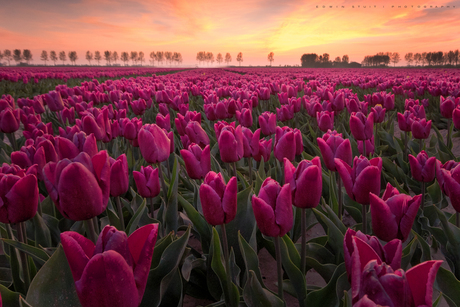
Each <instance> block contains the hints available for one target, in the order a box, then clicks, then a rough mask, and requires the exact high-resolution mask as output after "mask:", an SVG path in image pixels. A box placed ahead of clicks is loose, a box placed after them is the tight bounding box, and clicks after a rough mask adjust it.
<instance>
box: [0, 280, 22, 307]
mask: <svg viewBox="0 0 460 307" xmlns="http://www.w3.org/2000/svg"><path fill="white" fill-rule="evenodd" d="M0 294H1V297H2V304H3V306H8V307H21V305H19V298H20V297H21V294H20V293H18V292H13V291H11V290H9V289H8V288H6V287H5V286H3V285H0Z"/></svg>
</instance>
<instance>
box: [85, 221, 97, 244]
mask: <svg viewBox="0 0 460 307" xmlns="http://www.w3.org/2000/svg"><path fill="white" fill-rule="evenodd" d="M85 227H86V235H87V236H88V239H90V240H91V241H92V242H93V243H94V244H96V243H97V234H96V231H95V230H94V223H93V220H92V219H89V220H85Z"/></svg>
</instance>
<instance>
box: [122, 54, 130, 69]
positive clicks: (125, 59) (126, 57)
mask: <svg viewBox="0 0 460 307" xmlns="http://www.w3.org/2000/svg"><path fill="white" fill-rule="evenodd" d="M121 60H122V61H123V63H124V64H125V66H126V62H128V61H129V54H128V52H126V51H123V52H122V53H121Z"/></svg>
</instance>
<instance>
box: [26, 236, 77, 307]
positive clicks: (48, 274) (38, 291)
mask: <svg viewBox="0 0 460 307" xmlns="http://www.w3.org/2000/svg"><path fill="white" fill-rule="evenodd" d="M26 301H27V302H28V303H29V304H30V305H32V306H49V307H61V306H66V307H67V306H69V307H73V306H75V307H81V305H80V302H79V300H78V296H77V292H76V291H75V286H74V281H73V277H72V272H71V271H70V267H69V265H68V262H67V259H66V256H65V253H64V250H63V248H62V246H61V245H59V247H58V249H57V250H56V251H55V252H54V254H53V256H52V257H51V258H50V259H49V260H48V261H47V262H46V263H45V264H44V265H43V267H42V268H41V269H40V271H38V273H37V275H36V276H35V278H34V279H33V280H32V282H31V284H30V287H29V291H28V292H27V298H26Z"/></svg>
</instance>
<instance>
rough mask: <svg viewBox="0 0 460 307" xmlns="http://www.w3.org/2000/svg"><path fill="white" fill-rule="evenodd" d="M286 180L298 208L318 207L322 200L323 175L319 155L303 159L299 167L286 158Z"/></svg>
mask: <svg viewBox="0 0 460 307" xmlns="http://www.w3.org/2000/svg"><path fill="white" fill-rule="evenodd" d="M284 180H285V182H287V183H289V185H290V187H291V191H292V202H293V204H294V206H296V207H298V208H316V206H318V204H319V201H320V200H321V192H322V189H323V176H322V170H321V160H320V159H319V157H315V158H313V159H312V160H311V161H308V160H302V161H301V162H300V163H299V165H298V166H297V168H295V167H294V165H292V163H291V162H289V160H288V159H286V158H284Z"/></svg>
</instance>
